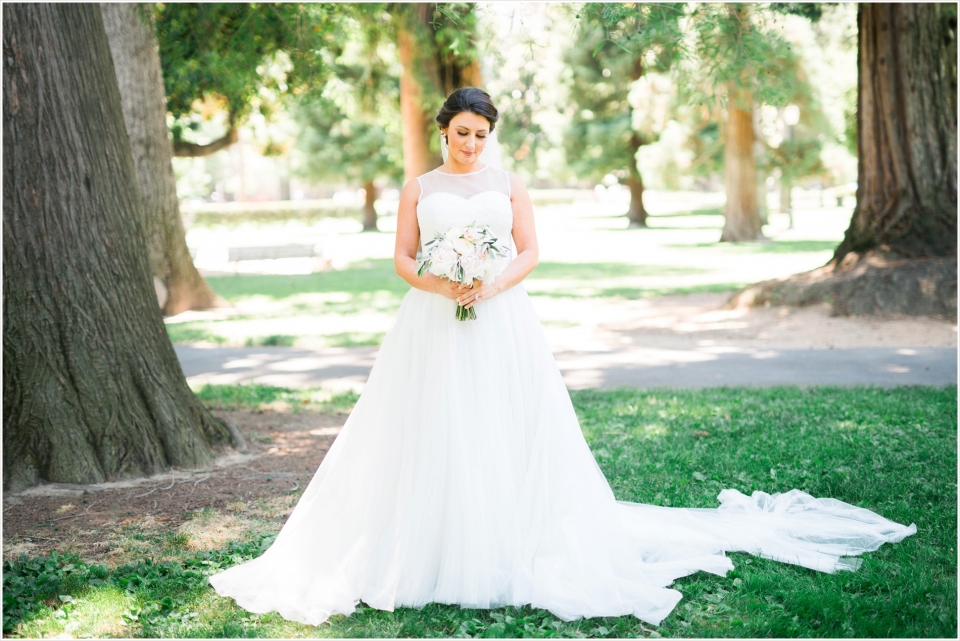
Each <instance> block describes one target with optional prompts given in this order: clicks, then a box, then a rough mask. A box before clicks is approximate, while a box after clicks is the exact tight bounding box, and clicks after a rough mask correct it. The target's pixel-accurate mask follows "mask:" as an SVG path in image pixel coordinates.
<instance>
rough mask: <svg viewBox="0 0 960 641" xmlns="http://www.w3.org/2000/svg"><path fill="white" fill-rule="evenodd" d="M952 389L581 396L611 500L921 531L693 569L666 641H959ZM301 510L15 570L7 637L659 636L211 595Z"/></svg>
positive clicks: (246, 400) (226, 397)
mask: <svg viewBox="0 0 960 641" xmlns="http://www.w3.org/2000/svg"><path fill="white" fill-rule="evenodd" d="M199 392H200V395H201V397H202V398H203V399H204V402H205V403H207V404H208V405H209V404H211V403H216V402H224V403H226V404H230V405H234V406H241V407H259V406H261V405H262V404H263V403H271V402H288V403H290V404H291V405H293V406H296V405H298V404H302V403H301V401H303V400H304V399H306V400H307V401H308V404H312V405H313V406H314V407H320V406H324V407H326V408H327V410H328V411H329V410H330V409H331V408H333V407H340V408H341V409H342V410H344V411H349V408H350V407H352V406H353V403H354V402H356V395H353V396H351V397H349V398H348V397H346V396H340V397H338V396H336V395H334V394H333V393H332V392H331V391H329V390H299V391H294V390H288V389H284V388H277V387H268V386H263V385H242V386H241V385H231V386H227V385H225V386H206V387H205V388H203V389H201V390H199ZM956 394H957V391H956V386H951V387H947V388H929V387H909V388H894V389H880V388H868V387H867V388H853V389H848V388H807V389H801V388H797V387H779V388H765V389H756V388H730V389H725V388H720V389H708V390H700V391H688V390H650V391H643V390H632V389H620V390H613V391H595V390H590V391H578V392H572V393H571V398H572V400H573V403H574V407H575V409H576V411H577V414H578V416H579V419H580V423H581V426H582V428H583V432H584V435H585V437H586V438H587V440H588V442H589V445H590V448H591V450H592V452H593V453H594V456H595V457H596V459H597V462H598V464H599V465H600V467H601V468H602V469H603V472H604V474H605V475H606V477H607V479H608V480H609V481H610V484H611V487H612V488H613V491H614V494H615V496H616V498H617V499H618V500H625V501H639V502H643V503H650V504H655V505H664V506H684V507H715V506H716V505H717V498H716V497H717V494H718V492H719V491H720V490H721V489H725V488H733V489H737V490H740V491H742V492H744V493H746V494H750V493H751V492H753V491H754V490H762V491H766V492H770V493H774V492H783V491H786V490H789V489H793V488H798V489H801V490H803V491H806V492H808V493H810V494H812V495H814V496H818V497H832V498H836V499H839V500H842V501H846V502H848V503H853V504H856V505H858V506H862V507H865V508H868V509H871V510H874V511H876V512H878V513H880V514H881V515H883V516H885V517H887V518H890V519H893V520H895V521H898V522H900V523H904V524H909V523H916V525H917V534H916V535H915V536H912V537H909V538H907V539H906V540H904V541H902V542H901V543H897V544H894V545H884V546H882V547H881V548H880V549H878V550H876V551H875V552H871V553H868V554H866V555H864V556H863V565H862V567H861V568H860V570H859V571H857V572H855V573H853V572H838V573H836V574H832V575H830V574H821V573H817V572H813V571H811V570H806V569H803V568H799V567H796V566H789V565H785V564H781V563H776V562H773V561H767V560H764V559H759V558H755V557H752V556H749V555H746V554H739V553H737V554H731V555H730V556H731V558H732V560H733V562H734V565H735V569H734V570H733V571H731V572H730V573H729V574H728V575H727V576H725V577H719V576H715V575H709V574H706V573H702V572H700V573H697V574H694V575H692V576H689V577H686V578H683V579H680V580H678V581H677V582H676V583H675V584H674V586H673V587H675V588H676V589H678V590H680V591H681V592H682V593H683V600H682V601H681V602H680V604H679V606H678V607H677V608H676V610H674V612H672V613H671V614H670V615H669V616H668V617H667V618H666V619H665V620H664V621H663V623H662V624H661V625H660V626H659V627H657V628H656V633H657V634H658V635H660V636H664V637H765V638H766V637H775V638H777V637H779V638H782V637H873V638H876V637H954V636H955V635H956V631H957V601H956V596H957V590H956V569H957V555H956V551H955V549H956V538H957V518H956V517H957V487H956V484H955V479H956V465H957V458H956V446H957V431H956V430H957V414H956V412H957V396H956ZM324 403H325V404H326V405H323V404H324ZM294 500H295V497H283V498H282V499H274V500H272V502H268V501H265V500H263V499H261V500H258V501H256V502H255V503H254V504H253V505H247V504H244V503H238V504H236V505H234V506H232V508H231V507H230V506H228V508H227V510H231V509H232V510H233V512H237V511H241V512H242V514H237V513H234V514H231V513H229V512H228V511H226V510H216V509H210V510H204V511H201V512H195V513H193V514H191V515H190V519H189V520H188V521H187V524H185V525H184V526H183V527H181V528H180V529H179V530H178V531H176V532H173V533H168V534H164V535H163V536H162V537H159V538H157V540H156V541H155V543H157V544H158V545H159V546H160V547H161V548H162V549H163V550H164V553H165V554H167V555H168V556H167V557H166V558H164V559H163V560H162V561H158V560H156V559H153V560H151V556H152V555H151V554H149V553H148V552H146V551H140V548H138V547H137V546H136V545H133V544H132V543H137V542H138V541H133V542H131V545H129V546H127V547H129V550H128V551H127V552H125V553H124V556H123V557H122V559H118V561H119V562H120V563H121V564H120V565H117V567H114V568H107V567H105V566H89V565H86V564H85V563H83V562H82V560H80V559H78V558H75V557H65V556H57V557H34V558H28V557H21V559H20V560H19V561H14V562H11V563H7V564H5V566H4V606H5V607H4V629H5V636H8V637H9V636H34V637H35V636H40V635H41V634H42V635H43V636H45V637H49V636H56V635H61V634H64V633H67V634H70V635H71V636H74V637H78V636H97V637H105V636H117V637H163V638H169V637H196V638H225V637H281V638H318V637H319V638H331V637H332V638H343V637H380V638H394V637H480V636H485V637H584V636H586V637H641V636H643V637H646V636H650V635H651V632H653V631H654V628H653V626H649V625H646V624H642V623H641V622H639V621H638V620H637V619H635V618H633V617H629V616H625V617H605V618H595V619H585V620H580V621H572V622H564V621H560V620H559V619H557V618H556V617H555V616H554V615H552V614H551V613H549V612H547V611H544V610H537V609H533V608H530V607H523V608H512V607H511V608H498V609H495V610H470V609H461V608H459V607H457V606H449V605H438V604H429V605H427V606H425V607H423V608H422V609H411V608H398V609H397V610H396V611H395V612H385V611H380V610H375V609H373V608H370V607H368V606H366V605H365V604H363V603H361V604H360V605H359V606H358V608H357V611H356V612H355V613H354V614H353V615H352V616H349V617H344V616H339V615H338V616H334V617H332V618H331V619H330V620H329V621H328V622H326V623H324V624H323V625H321V626H319V627H313V626H307V625H301V624H298V623H292V622H289V621H285V620H283V619H282V618H281V617H279V616H278V615H277V614H275V613H270V614H263V615H259V614H251V613H248V612H246V611H244V610H243V609H241V608H239V607H238V606H237V605H236V604H235V603H234V602H233V601H232V600H231V599H224V598H220V597H218V596H217V595H216V594H215V593H214V592H213V590H212V589H211V588H210V587H209V585H208V584H207V576H209V575H210V574H212V573H215V572H219V571H220V570H222V569H224V568H226V567H229V566H232V565H234V564H236V563H240V562H243V561H245V560H248V559H251V558H255V557H256V556H259V555H260V554H262V553H263V551H264V550H266V549H267V547H268V546H269V545H270V543H271V542H272V540H273V536H274V535H275V534H276V531H277V530H278V529H279V527H280V524H281V523H282V521H283V518H284V516H285V515H286V514H287V513H289V510H290V509H291V508H292V505H293V501H294ZM241 506H242V509H241ZM234 508H235V509H234ZM134 534H135V532H134V531H132V530H131V532H130V533H128V536H133V535H134ZM204 537H206V538H204ZM195 546H196V547H199V548H201V549H192V548H194V547H195ZM154 554H155V553H154ZM40 577H43V580H42V581H41V580H39V579H40ZM60 595H63V596H64V597H66V598H65V599H62V598H61V597H60ZM57 612H60V614H57Z"/></svg>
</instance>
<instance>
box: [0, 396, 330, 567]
mask: <svg viewBox="0 0 960 641" xmlns="http://www.w3.org/2000/svg"><path fill="white" fill-rule="evenodd" d="M213 414H214V415H215V416H217V417H218V418H220V419H223V420H229V421H232V422H233V423H234V424H236V425H237V427H238V428H239V429H240V432H241V433H242V434H243V437H244V439H246V441H247V452H245V453H232V454H230V455H227V456H224V457H222V458H220V459H218V460H217V462H216V464H215V466H214V467H213V468H211V469H208V470H172V471H171V472H170V473H167V474H163V475H159V476H155V477H151V478H146V479H132V480H128V481H118V482H114V483H103V484H98V485H66V484H44V485H39V486H36V487H33V488H30V489H28V490H26V491H24V492H21V493H18V494H9V495H4V501H3V556H4V559H9V558H10V557H12V556H17V555H19V554H21V553H24V554H30V555H38V554H45V553H47V552H48V551H49V550H52V549H57V550H59V551H61V552H65V551H70V552H76V553H79V554H81V555H82V556H83V557H84V559H85V560H87V561H90V562H99V563H107V564H113V563H115V562H119V561H122V560H123V559H125V558H127V557H128V556H129V553H130V552H135V551H136V550H133V549H130V546H131V545H134V546H135V545H136V541H143V540H146V539H149V538H150V537H155V536H156V535H158V534H172V535H178V536H173V537H168V539H170V540H173V541H175V542H176V543H177V544H178V545H179V546H180V547H181V548H183V549H193V550H198V549H212V548H216V547H220V546H222V545H223V544H224V543H226V542H227V541H229V540H232V539H236V538H239V537H242V536H244V535H245V534H247V533H249V532H252V531H257V530H260V529H264V528H265V527H268V526H270V525H271V524H273V525H275V526H279V524H280V523H282V522H283V520H285V519H286V517H287V515H288V514H289V513H290V510H292V509H293V506H294V505H295V504H296V501H297V499H298V498H299V497H300V494H301V493H302V492H303V489H304V488H305V487H306V486H307V484H308V483H309V482H310V479H311V478H313V474H314V473H315V472H316V470H317V468H318V467H319V466H320V462H321V461H322V460H323V457H324V455H326V453H327V450H328V449H329V447H330V445H332V444H333V440H334V439H335V438H336V436H337V434H339V433H340V429H341V427H342V426H343V423H344V421H345V420H346V415H342V414H333V415H331V414H320V413H316V412H309V411H302V412H297V413H292V412H276V411H271V410H239V411H221V410H216V411H214V412H213ZM131 534H132V536H131Z"/></svg>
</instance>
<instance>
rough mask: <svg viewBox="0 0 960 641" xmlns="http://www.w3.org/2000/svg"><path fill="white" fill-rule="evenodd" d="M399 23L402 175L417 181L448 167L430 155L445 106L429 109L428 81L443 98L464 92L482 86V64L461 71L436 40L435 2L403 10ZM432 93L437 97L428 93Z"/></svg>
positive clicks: (469, 65)
mask: <svg viewBox="0 0 960 641" xmlns="http://www.w3.org/2000/svg"><path fill="white" fill-rule="evenodd" d="M402 7H403V10H402V11H400V12H398V13H399V18H400V19H399V20H397V49H398V52H399V57H400V63H401V65H402V66H403V73H402V74H401V76H400V117H401V120H402V121H403V173H404V177H405V178H406V180H412V179H413V178H416V177H417V176H420V175H422V174H424V173H426V172H428V171H430V170H431V169H433V168H434V167H436V166H438V165H439V164H441V163H442V162H443V159H442V158H441V157H439V156H438V155H437V154H435V153H433V152H432V151H431V150H430V139H431V137H432V136H433V133H434V132H435V131H436V130H437V128H438V125H437V122H436V120H435V115H436V112H437V110H439V109H440V104H436V105H433V104H429V105H428V104H425V97H424V96H425V93H428V92H425V91H424V87H423V86H422V83H423V82H425V81H426V82H429V83H430V84H432V85H433V89H435V90H437V91H438V92H439V93H441V94H442V95H443V96H444V97H446V96H447V95H449V94H450V92H451V91H453V90H454V89H457V88H459V87H466V86H474V87H479V86H481V84H482V78H481V74H480V63H479V61H478V60H474V61H472V62H471V63H470V64H468V65H466V66H462V64H461V63H460V62H458V61H457V59H456V57H455V56H453V55H452V54H451V53H450V52H448V51H442V50H440V48H439V47H438V46H437V45H436V41H435V40H434V31H435V28H434V24H433V15H434V8H435V7H436V4H435V3H430V2H413V3H408V4H404V5H402ZM429 93H433V92H429Z"/></svg>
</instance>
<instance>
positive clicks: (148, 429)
mask: <svg viewBox="0 0 960 641" xmlns="http://www.w3.org/2000/svg"><path fill="white" fill-rule="evenodd" d="M3 49H4V54H5V55H4V60H5V64H4V65H3V137H4V142H5V143H6V145H7V153H6V154H4V157H3V266H4V269H3V288H4V297H3V358H4V377H3V423H4V430H3V445H4V447H3V463H4V467H3V473H4V479H3V480H4V488H5V489H8V490H16V489H19V488H22V487H24V486H26V485H29V484H32V483H35V482H37V481H38V480H41V479H43V480H48V481H58V482H66V483H93V482H100V481H105V480H108V479H111V478H115V477H119V476H132V475H143V474H152V473H156V472H159V471H160V470H162V469H164V468H166V467H167V466H169V465H178V466H184V467H192V466H200V465H205V464H207V463H209V462H210V460H211V458H212V451H211V446H215V445H221V444H224V443H227V442H228V441H229V440H230V435H229V431H228V430H227V428H225V427H224V426H223V425H222V424H220V423H219V422H217V421H216V420H215V419H214V418H213V417H212V416H210V414H209V413H208V412H207V411H206V410H205V409H204V408H203V406H202V405H201V404H200V402H199V401H198V400H197V398H196V397H195V396H194V395H193V393H192V392H191V391H190V388H189V387H188V386H187V383H186V380H185V379H184V377H183V372H182V371H181V369H180V364H179V363H178V362H177V357H176V355H175V354H174V351H173V346H172V345H171V343H170V340H169V339H168V338H167V334H166V330H165V328H164V324H163V319H162V317H161V315H160V310H159V309H158V308H157V305H156V298H155V294H154V290H153V287H152V284H151V281H152V278H151V275H150V266H149V263H148V260H147V254H146V252H145V251H143V247H144V246H145V238H144V232H143V205H142V202H141V199H140V191H139V188H138V185H137V174H136V168H135V166H134V162H133V157H132V155H131V151H130V144H129V141H128V137H127V133H126V130H125V127H124V120H123V109H122V106H121V102H120V94H119V91H118V88H117V80H116V77H115V75H114V72H113V62H112V60H111V54H110V47H109V44H108V41H107V35H106V32H105V30H104V27H103V19H102V17H101V12H100V7H99V5H97V4H43V3H37V4H12V5H10V6H7V7H5V8H4V21H3Z"/></svg>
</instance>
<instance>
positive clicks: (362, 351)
mask: <svg viewBox="0 0 960 641" xmlns="http://www.w3.org/2000/svg"><path fill="white" fill-rule="evenodd" d="M175 349H176V351H177V356H178V357H179V359H180V364H181V366H182V367H183V371H184V374H185V375H186V376H187V379H188V380H189V381H190V382H191V383H197V384H201V383H219V384H232V383H251V382H258V383H263V384H266V385H276V386H281V387H291V388H306V387H326V388H334V389H339V388H351V389H356V390H358V391H359V390H362V388H363V384H364V383H365V382H366V380H367V376H368V375H369V373H370V368H371V367H372V366H373V362H374V360H375V359H376V355H377V351H378V349H379V348H378V347H341V348H325V349H301V348H293V347H192V346H188V345H176V346H175ZM556 359H557V364H558V366H559V367H560V370H561V372H562V373H563V378H564V381H565V382H566V384H567V386H568V387H569V388H570V389H586V388H611V387H619V386H630V387H639V388H656V387H679V388H703V387H719V386H740V385H745V386H761V387H765V386H772V385H840V386H853V385H879V386H884V387H893V386H897V385H935V386H942V385H951V384H956V382H957V349H956V348H955V347H918V348H902V347H899V348H898V347H893V348H886V347H872V348H862V347H861V348H849V349H758V348H747V347H741V348H734V347H726V348H714V349H698V350H690V349H685V350H680V349H655V348H650V347H643V346H623V347H620V348H618V349H598V350H592V351H589V350H580V351H561V352H558V353H556Z"/></svg>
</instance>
